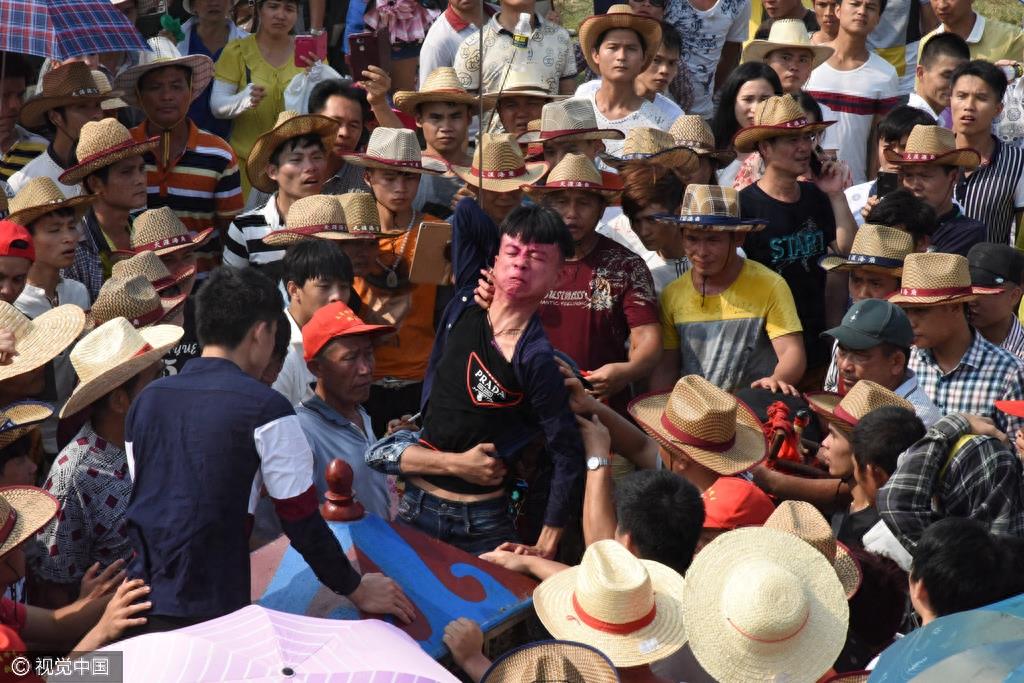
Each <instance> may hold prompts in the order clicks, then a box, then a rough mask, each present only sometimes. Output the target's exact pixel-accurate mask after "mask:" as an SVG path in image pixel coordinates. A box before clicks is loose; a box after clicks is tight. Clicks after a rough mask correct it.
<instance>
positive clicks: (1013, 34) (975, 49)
mask: <svg viewBox="0 0 1024 683" xmlns="http://www.w3.org/2000/svg"><path fill="white" fill-rule="evenodd" d="M932 8H933V9H934V11H935V15H936V16H937V17H938V19H939V21H940V22H942V23H941V25H940V26H939V27H938V28H936V29H935V30H934V31H932V32H931V33H929V34H928V35H926V36H925V37H924V38H922V39H921V43H922V48H924V47H927V44H928V43H929V42H931V40H932V38H934V37H935V36H938V35H941V34H942V33H955V34H956V35H958V36H960V37H961V38H963V39H964V40H965V41H967V45H968V46H969V47H970V48H971V59H984V60H987V61H989V62H998V61H999V60H1001V59H1010V60H1017V59H1020V58H1021V54H1022V53H1024V34H1022V33H1021V29H1020V26H1014V25H1012V24H1008V23H1006V22H1002V21H997V20H995V19H992V18H990V17H986V16H984V15H981V14H978V13H977V12H975V11H974V0H933V1H932Z"/></svg>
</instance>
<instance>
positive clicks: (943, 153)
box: [885, 125, 981, 169]
mask: <svg viewBox="0 0 1024 683" xmlns="http://www.w3.org/2000/svg"><path fill="white" fill-rule="evenodd" d="M885 158H886V160H887V161H889V162H890V163H893V164H896V165H898V166H910V165H913V164H934V165H936V166H959V167H961V168H966V169H972V168H977V167H978V165H979V164H981V155H980V154H978V152H977V151H976V150H973V149H971V148H969V147H962V148H959V149H958V148H957V146H956V134H955V133H953V131H951V130H947V129H946V128H943V127H941V126H921V125H917V126H914V128H913V129H912V130H911V131H910V135H909V136H908V137H907V144H906V145H904V147H903V153H902V154H900V153H898V152H893V151H890V150H885Z"/></svg>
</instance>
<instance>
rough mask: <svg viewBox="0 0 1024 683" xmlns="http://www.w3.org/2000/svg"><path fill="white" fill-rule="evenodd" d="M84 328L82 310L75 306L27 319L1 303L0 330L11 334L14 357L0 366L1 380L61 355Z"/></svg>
mask: <svg viewBox="0 0 1024 683" xmlns="http://www.w3.org/2000/svg"><path fill="white" fill-rule="evenodd" d="M84 327H85V311H83V310H82V309H81V308H80V307H79V306H75V305H74V304H65V305H63V306H57V307H56V308H51V309H50V310H49V311H46V312H45V313H43V314H42V315H40V316H37V317H36V318H34V319H32V320H29V319H28V318H27V317H26V316H25V315H24V314H23V313H22V312H21V311H19V310H18V309H17V308H15V307H14V306H12V305H11V304H9V303H7V302H6V301H0V329H2V330H8V331H9V332H11V333H12V334H13V335H14V350H15V351H16V352H17V354H16V355H15V356H14V358H13V359H12V360H11V362H10V363H8V364H7V365H0V381H3V380H5V379H10V378H11V377H17V376H18V375H21V374H24V373H26V372H31V371H32V370H35V369H37V368H39V367H40V366H42V365H45V364H46V363H49V362H50V361H51V360H53V359H54V358H56V357H57V356H59V355H60V353H61V352H62V351H64V349H66V348H67V347H68V346H70V345H71V344H72V342H74V341H75V340H76V339H78V335H79V334H81V332H82V329H83V328H84Z"/></svg>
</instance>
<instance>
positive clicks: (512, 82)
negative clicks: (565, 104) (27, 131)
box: [484, 70, 569, 107]
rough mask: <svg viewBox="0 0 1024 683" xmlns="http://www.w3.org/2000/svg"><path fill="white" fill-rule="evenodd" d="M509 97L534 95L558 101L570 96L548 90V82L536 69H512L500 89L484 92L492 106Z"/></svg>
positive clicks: (486, 99) (541, 98) (538, 97)
mask: <svg viewBox="0 0 1024 683" xmlns="http://www.w3.org/2000/svg"><path fill="white" fill-rule="evenodd" d="M508 97H532V98H534V99H538V100H548V101H549V102H557V101H559V100H565V99H568V98H569V95H559V94H558V93H552V92H551V91H549V90H548V84H547V83H545V82H544V80H543V79H541V78H540V76H538V75H537V74H536V73H535V72H534V71H532V70H525V71H512V72H511V73H509V74H508V77H507V78H506V79H505V82H504V84H503V85H502V86H501V89H500V90H492V91H491V92H486V93H484V99H485V101H490V102H493V104H492V105H491V106H492V107H494V106H497V104H498V102H500V101H501V100H503V99H505V98H508Z"/></svg>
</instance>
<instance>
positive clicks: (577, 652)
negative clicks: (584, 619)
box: [480, 640, 619, 683]
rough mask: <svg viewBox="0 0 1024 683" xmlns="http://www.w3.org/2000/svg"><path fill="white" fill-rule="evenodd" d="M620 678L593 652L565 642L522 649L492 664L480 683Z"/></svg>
mask: <svg viewBox="0 0 1024 683" xmlns="http://www.w3.org/2000/svg"><path fill="white" fill-rule="evenodd" d="M618 680H619V674H618V672H617V671H615V667H614V666H613V665H612V663H611V661H610V660H609V659H608V658H607V657H606V656H605V655H603V654H602V653H601V652H600V651H599V650H597V649H596V648H593V647H590V646H589V645H584V644H583V643H573V642H570V641H567V640H542V641H540V642H536V643H528V644H526V645H521V646H519V647H517V648H515V649H513V650H510V651H508V652H506V653H505V654H503V655H502V656H501V657H499V658H498V659H496V660H494V662H493V663H492V664H491V666H490V668H489V669H487V671H486V672H484V675H483V677H482V678H481V679H480V683H537V682H538V681H552V682H553V681H559V682H564V683H616V682H617V681H618Z"/></svg>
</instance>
